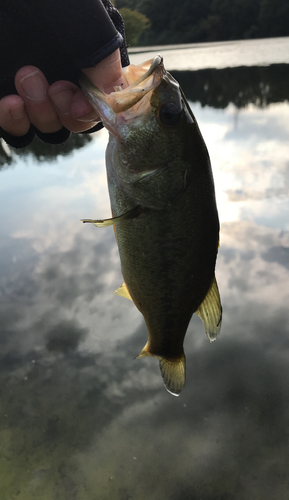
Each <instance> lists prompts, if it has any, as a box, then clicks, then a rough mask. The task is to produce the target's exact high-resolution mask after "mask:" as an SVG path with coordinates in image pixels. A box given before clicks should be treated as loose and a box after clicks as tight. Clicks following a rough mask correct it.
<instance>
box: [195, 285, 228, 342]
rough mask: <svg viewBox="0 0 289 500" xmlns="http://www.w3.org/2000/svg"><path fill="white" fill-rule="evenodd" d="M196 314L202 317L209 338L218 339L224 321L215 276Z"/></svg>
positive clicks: (211, 339)
mask: <svg viewBox="0 0 289 500" xmlns="http://www.w3.org/2000/svg"><path fill="white" fill-rule="evenodd" d="M196 314H197V315H198V316H199V317H200V318H201V320H202V322H203V325H204V328H205V332H206V334H207V335H208V337H209V340H210V341H211V342H212V341H213V340H216V338H217V336H218V334H219V331H220V328H221V323H222V306H221V299H220V294H219V290H218V285H217V281H216V278H215V276H214V279H213V281H212V284H211V286H210V288H209V291H208V293H207V295H206V297H205V298H204V300H203V302H202V303H201V305H200V306H199V307H198V309H197V310H196Z"/></svg>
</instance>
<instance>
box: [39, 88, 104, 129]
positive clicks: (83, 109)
mask: <svg viewBox="0 0 289 500" xmlns="http://www.w3.org/2000/svg"><path fill="white" fill-rule="evenodd" d="M48 95H49V98H50V101H51V102H52V104H53V106H54V109H55V110H56V111H57V114H58V118H59V120H60V122H61V124H62V125H63V126H64V127H66V128H67V129H68V130H70V131H71V132H83V131H84V130H88V129H90V128H91V127H93V126H94V125H95V123H97V122H98V121H99V118H98V116H97V114H96V112H95V111H94V110H93V109H92V107H91V106H90V104H89V103H88V101H87V99H86V98H85V96H84V94H83V93H82V91H81V90H80V89H79V88H78V87H77V86H76V85H74V84H73V83H71V82H67V81H59V82H55V83H53V84H52V85H51V86H50V88H49V91H48Z"/></svg>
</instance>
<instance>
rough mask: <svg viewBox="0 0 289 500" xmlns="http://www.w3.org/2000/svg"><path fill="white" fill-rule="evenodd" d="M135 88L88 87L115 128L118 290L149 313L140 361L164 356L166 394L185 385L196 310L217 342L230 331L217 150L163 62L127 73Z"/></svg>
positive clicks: (111, 181) (112, 165) (110, 154)
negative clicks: (223, 292) (222, 278)
mask: <svg viewBox="0 0 289 500" xmlns="http://www.w3.org/2000/svg"><path fill="white" fill-rule="evenodd" d="M123 71H124V75H125V78H126V79H127V81H128V83H129V87H128V88H126V89H125V90H121V89H120V88H115V92H113V93H112V94H110V95H107V94H104V93H102V92H101V91H100V90H98V89H97V88H96V87H94V86H93V85H92V84H91V83H90V82H89V81H88V80H87V79H86V78H85V77H82V79H81V82H80V83H81V86H82V89H83V90H84V92H85V93H86V95H87V96H88V98H89V100H90V102H91V104H92V106H93V107H94V108H95V109H96V110H97V112H98V114H99V116H100V117H101V119H102V122H103V124H104V126H105V127H106V128H107V129H108V131H109V143H108V147H107V152H106V167H107V179H108V187H109V194H110V201H111V209H112V218H111V219H107V220H93V219H83V222H91V223H93V224H95V225H96V226H98V227H106V226H109V225H112V224H113V225H114V227H115V232H116V238H117V243H118V248H119V254H120V260H121V268H122V274H123V277H124V284H123V285H122V286H121V287H120V288H119V289H117V290H116V293H117V294H119V295H123V296H124V297H127V298H130V299H131V300H132V301H133V302H134V304H135V305H136V307H137V308H138V309H139V311H140V312H141V313H142V314H143V316H144V319H145V322H146V325H147V329H148V342H147V343H146V345H145V347H144V348H143V349H142V351H141V352H140V354H139V355H138V358H142V357H144V356H155V357H156V358H158V359H159V363H160V369H161V374H162V377H163V381H164V384H165V387H166V389H167V390H168V391H169V392H170V393H172V394H174V395H179V394H180V392H181V390H182V388H183V386H184V384H185V354H184V349H183V341H184V337H185V334H186V331H187V328H188V325H189V322H190V319H191V317H192V315H193V313H194V312H196V313H197V314H198V315H199V316H200V317H201V319H202V321H203V324H204V328H205V331H206V333H207V335H208V337H209V339H210V341H212V340H215V338H216V337H217V335H218V333H219V330H220V327H221V316H222V308H221V303H220V296H219V291H218V286H217V282H216V279H215V263H216V256H217V252H218V244H219V220H218V213H217V208H216V201H215V191H214V182H213V177H212V171H211V165H210V159H209V155H208V151H207V148H206V145H205V143H204V140H203V138H202V135H201V133H200V130H199V127H198V125H197V122H196V119H195V117H194V115H193V113H192V111H191V109H190V107H189V105H188V103H187V101H186V98H185V96H184V94H183V92H182V90H181V88H180V87H179V85H178V83H177V82H176V80H174V78H173V77H172V76H171V75H170V74H169V73H168V72H167V71H166V70H165V68H164V65H163V60H162V58H161V56H157V57H155V58H154V59H153V60H151V61H147V62H145V63H144V64H141V65H138V66H134V65H130V66H128V67H127V68H125V69H124V70H123Z"/></svg>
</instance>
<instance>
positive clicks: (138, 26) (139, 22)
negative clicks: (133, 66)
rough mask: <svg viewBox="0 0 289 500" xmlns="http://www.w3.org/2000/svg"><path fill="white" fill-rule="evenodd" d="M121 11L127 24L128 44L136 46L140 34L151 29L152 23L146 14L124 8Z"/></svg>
mask: <svg viewBox="0 0 289 500" xmlns="http://www.w3.org/2000/svg"><path fill="white" fill-rule="evenodd" d="M119 11H120V13H121V15H122V18H123V21H124V24H125V33H126V40H127V43H128V44H129V45H136V44H137V41H138V38H139V36H140V34H141V33H142V32H143V31H144V30H146V29H148V28H149V27H150V21H149V19H148V18H147V17H146V16H145V15H144V14H141V13H140V12H138V11H137V10H131V9H129V8H128V7H122V8H121V9H120V10H119Z"/></svg>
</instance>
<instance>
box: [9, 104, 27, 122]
mask: <svg viewBox="0 0 289 500" xmlns="http://www.w3.org/2000/svg"><path fill="white" fill-rule="evenodd" d="M10 114H11V116H12V118H14V120H20V119H21V118H23V116H24V114H25V112H24V102H21V103H20V104H18V105H17V106H14V107H13V108H11V109H10Z"/></svg>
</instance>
